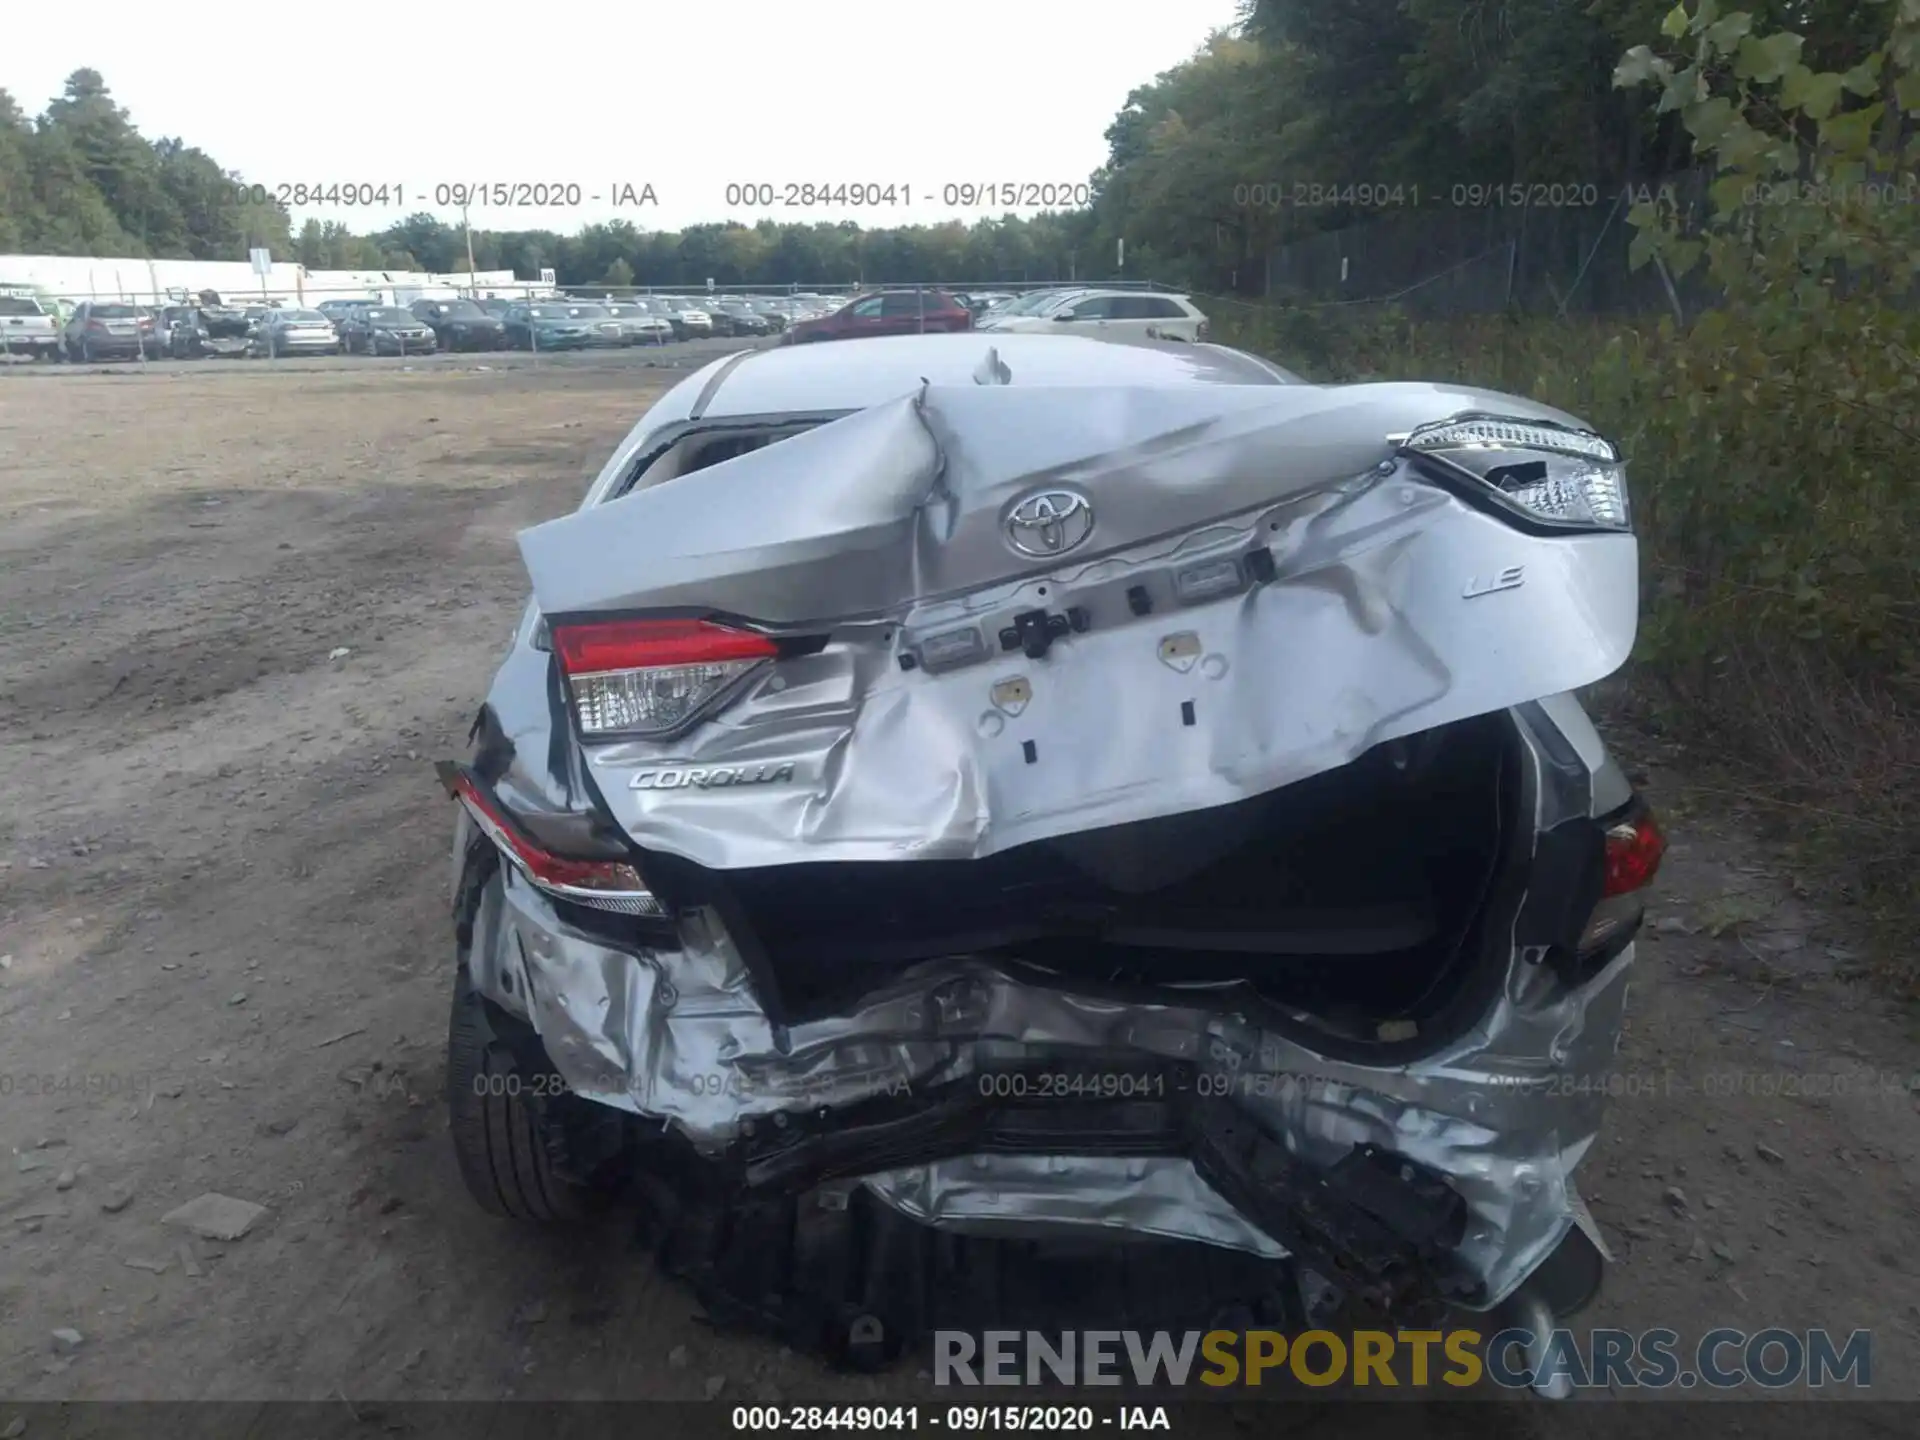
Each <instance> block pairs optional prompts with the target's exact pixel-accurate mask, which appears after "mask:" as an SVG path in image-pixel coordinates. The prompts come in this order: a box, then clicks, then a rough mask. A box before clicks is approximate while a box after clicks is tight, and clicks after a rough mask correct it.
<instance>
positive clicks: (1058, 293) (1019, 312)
mask: <svg viewBox="0 0 1920 1440" xmlns="http://www.w3.org/2000/svg"><path fill="white" fill-rule="evenodd" d="M1086 293H1087V287H1086V286H1084V285H1067V286H1059V287H1056V288H1054V289H1050V290H1029V291H1028V292H1027V293H1026V294H1024V295H1016V296H1014V297H1013V298H1012V299H1011V300H1003V301H1001V302H1000V303H999V304H997V305H994V306H992V307H991V308H990V309H988V310H987V312H986V313H985V314H983V315H981V316H980V317H979V318H978V319H976V320H975V321H974V326H973V328H974V329H976V330H997V329H999V328H1000V324H1001V322H1002V321H1006V320H1014V319H1018V318H1019V317H1021V316H1023V315H1040V314H1044V313H1045V312H1047V311H1049V310H1052V309H1053V308H1055V307H1056V306H1058V305H1062V304H1065V303H1066V302H1067V301H1068V300H1069V299H1071V298H1072V297H1073V296H1075V295H1084V294H1086Z"/></svg>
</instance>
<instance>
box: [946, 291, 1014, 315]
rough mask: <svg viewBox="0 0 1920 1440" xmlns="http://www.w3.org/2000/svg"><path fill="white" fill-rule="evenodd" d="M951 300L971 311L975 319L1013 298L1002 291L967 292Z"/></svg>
mask: <svg viewBox="0 0 1920 1440" xmlns="http://www.w3.org/2000/svg"><path fill="white" fill-rule="evenodd" d="M953 298H954V299H956V300H958V301H959V302H960V303H961V304H962V305H964V306H966V307H967V309H969V310H971V311H972V312H973V313H974V315H975V317H976V318H977V317H978V316H981V315H984V314H986V312H987V311H989V310H991V309H993V307H994V306H996V305H1005V304H1006V303H1007V302H1008V301H1010V300H1012V299H1013V298H1014V297H1013V296H1011V295H1009V294H1007V293H1006V292H1005V291H1002V290H969V291H968V292H967V293H966V294H964V295H956V296H954V297H953Z"/></svg>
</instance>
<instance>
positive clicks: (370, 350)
mask: <svg viewBox="0 0 1920 1440" xmlns="http://www.w3.org/2000/svg"><path fill="white" fill-rule="evenodd" d="M335 328H337V329H338V330H339V332H340V348H341V349H342V350H344V351H345V352H346V353H347V354H349V355H431V354H433V352H434V351H435V350H437V349H438V348H439V341H438V340H437V339H436V338H435V337H434V333H433V327H432V326H430V325H428V324H427V322H426V321H424V320H422V319H421V318H420V317H419V316H418V315H416V314H415V313H414V312H413V311H412V310H410V309H407V308H405V307H402V306H399V305H362V306H360V307H359V308H357V309H354V310H349V311H347V313H346V314H345V315H344V316H343V317H341V319H340V322H339V324H338V326H336V327H335Z"/></svg>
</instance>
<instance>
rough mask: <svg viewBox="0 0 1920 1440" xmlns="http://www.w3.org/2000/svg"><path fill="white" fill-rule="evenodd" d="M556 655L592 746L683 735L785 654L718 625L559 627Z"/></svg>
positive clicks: (752, 633) (675, 623)
mask: <svg viewBox="0 0 1920 1440" xmlns="http://www.w3.org/2000/svg"><path fill="white" fill-rule="evenodd" d="M553 649H554V654H555V655H557V656H558V657H559V660H560V669H561V673H562V674H564V675H565V676H566V678H567V686H568V689H569V691H570V692H571V695H572V699H573V712H574V717H575V719H576V720H577V721H578V723H579V726H580V733H581V735H582V736H583V737H584V738H586V739H609V738H611V737H613V736H617V735H631V736H635V737H639V738H655V739H664V738H666V737H668V736H671V735H675V734H678V733H679V732H680V731H682V730H685V729H686V728H687V727H689V726H691V725H693V724H694V723H695V722H696V721H698V720H700V719H701V718H703V717H704V716H706V715H708V714H710V713H711V712H712V711H713V710H715V709H717V708H718V707H719V706H720V705H721V704H722V703H724V702H725V700H727V699H728V698H729V697H730V696H732V695H734V694H735V693H737V692H738V690H739V688H740V686H741V685H743V684H744V683H745V682H746V680H747V679H748V677H749V676H751V675H753V674H754V673H755V672H757V671H758V670H760V669H761V667H763V666H765V665H767V664H768V663H770V662H771V661H772V660H774V659H775V658H776V657H777V656H778V655H779V653H780V651H779V647H778V646H777V645H775V644H774V642H773V641H772V640H770V639H768V638H767V637H766V636H765V635H761V634H759V633H757V632H755V631H752V630H742V629H739V628H737V627H735V626H731V625H721V624H717V623H716V622H714V621H711V620H607V621H599V622H593V623H589V624H582V625H555V626H554V627H553Z"/></svg>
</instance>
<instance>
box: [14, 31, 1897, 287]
mask: <svg viewBox="0 0 1920 1440" xmlns="http://www.w3.org/2000/svg"><path fill="white" fill-rule="evenodd" d="M1876 8H1877V7H1875V6H1873V5H1869V4H1862V3H1859V0H1749V3H1748V4H1747V5H1746V7H1745V12H1746V13H1749V14H1751V15H1752V16H1753V22H1754V28H1755V29H1756V31H1758V30H1777V29H1790V30H1794V31H1796V32H1798V33H1800V34H1802V35H1805V36H1806V37H1807V53H1806V56H1805V59H1806V62H1807V63H1808V64H1809V65H1810V66H1813V67H1814V68H1816V69H1826V70H1844V69H1846V68H1847V67H1848V66H1849V65H1851V64H1853V63H1855V62H1856V61H1857V60H1858V58H1859V56H1860V55H1862V54H1864V53H1866V52H1867V51H1869V50H1870V49H1871V48H1872V45H1873V43H1874V37H1875V35H1877V34H1878V32H1879V29H1880V20H1879V17H1878V16H1877V15H1874V14H1869V13H1868V12H1870V11H1873V10H1875V9H1876ZM1670 9H1671V5H1670V3H1669V0H1529V3H1527V4H1524V5H1521V4H1515V3H1512V0H1247V3H1246V4H1245V6H1244V9H1243V12H1242V15H1241V17H1240V23H1239V24H1238V25H1236V26H1235V27H1234V28H1233V29H1231V30H1228V31H1222V32H1219V33H1216V34H1214V35H1212V36H1210V37H1209V38H1208V39H1207V40H1206V41H1205V43H1204V44H1203V45H1202V46H1200V47H1199V49H1198V50H1197V52H1196V53H1195V54H1194V55H1193V56H1192V57H1191V58H1190V59H1188V60H1187V61H1185V62H1183V63H1182V64H1179V65H1176V66H1175V67H1173V68H1172V69H1170V70H1168V71H1166V72H1164V73H1163V74H1161V75H1159V76H1156V77H1154V78H1153V79H1152V80H1150V81H1148V82H1146V83H1144V84H1142V85H1141V86H1140V87H1138V88H1137V89H1136V90H1134V91H1133V93H1132V94H1131V95H1129V97H1128V98H1127V102H1126V104H1125V106H1124V107H1123V108H1122V109H1121V111H1120V113H1119V114H1118V115H1117V116H1116V117H1115V118H1114V120H1113V122H1112V124H1111V125H1110V126H1109V127H1108V129H1107V131H1106V141H1107V158H1106V161H1105V162H1104V163H1103V164H1102V165H1101V167H1100V168H1099V169H1098V170H1097V171H1096V172H1095V173H1094V174H1093V176H1092V177H1091V181H1092V195H1093V200H1092V203H1091V204H1090V205H1089V206H1087V207H1086V208H1084V209H1079V210H1072V211H1063V212H1053V213H1044V214H1040V215H1036V216H1032V217H1030V218H1023V217H1019V216H1012V215H1008V216H1004V217H1000V218H997V219H981V220H977V221H975V222H973V223H971V224H966V223H961V222H958V221H954V222H949V223H945V224H934V225H906V226H898V227H883V228H862V227H861V226H859V225H857V224H854V223H852V222H845V223H818V224H796V223H786V224H782V223H776V222H774V221H771V220H763V221H761V222H760V223H758V224H754V225H744V224H739V223H725V222H722V223H712V224H700V225H691V226H688V227H687V228H685V229H683V230H680V231H646V230H641V229H639V228H638V227H635V226H633V225H631V224H628V223H625V222H614V223H610V224H599V225H589V226H587V227H585V228H584V229H582V230H580V231H578V232H576V233H573V234H562V233H559V232H557V231H552V230H476V231H475V232H473V235H472V244H473V257H474V261H475V263H476V264H477V265H478V266H479V267H480V268H481V269H488V270H492V269H511V270H513V271H515V272H516V273H517V274H519V275H521V276H523V277H529V278H530V277H532V276H533V275H536V274H537V273H538V272H539V271H540V270H541V269H545V268H551V269H553V270H554V271H556V273H557V275H558V278H559V279H560V281H561V282H562V283H564V284H596V283H606V284H611V285H626V284H641V285H681V286H684V285H693V286H698V285H701V284H703V283H705V281H706V280H707V279H708V278H709V277H711V278H713V279H714V280H715V281H717V282H718V283H721V284H725V285H745V284H779V283H788V282H806V281H813V282H829V283H836V284H851V283H856V282H866V283H884V282H892V281H904V280H913V279H924V278H933V279H939V280H943V281H951V282H953V283H956V284H958V283H972V284H981V283H988V282H993V281H1012V280H1062V279H1069V278H1080V279H1103V278H1112V277H1113V276H1115V274H1116V273H1117V257H1118V242H1120V241H1123V240H1124V242H1125V257H1126V259H1125V267H1124V273H1125V274H1127V275H1129V276H1132V277H1136V278H1150V279H1156V280H1161V281H1165V282H1170V283H1179V284H1184V285H1188V286H1191V287H1193V288H1196V289H1201V290H1207V291H1217V292H1241V293H1258V292H1259V290H1260V289H1261V288H1262V284H1263V281H1264V262H1265V257H1266V256H1267V255H1268V254H1269V253H1270V252H1271V251H1272V250H1273V248H1274V247H1275V246H1277V245H1280V244H1284V243H1286V242H1288V241H1289V240H1292V239H1297V238H1299V237H1301V236H1303V235H1305V234H1309V233H1312V232H1315V231H1319V230H1324V229H1331V228H1338V227H1341V226H1345V225H1348V224H1352V223H1354V222H1355V221H1356V220H1362V219H1365V218H1367V217H1368V215H1369V213H1371V212H1372V211H1373V210H1374V209H1376V208H1377V207H1378V206H1379V205H1380V204H1381V203H1383V202H1385V203H1397V202H1396V201H1395V199H1394V197H1395V196H1397V195H1400V194H1403V193H1404V192H1405V190H1406V189H1407V188H1408V187H1416V188H1418V189H1420V190H1422V191H1425V192H1427V193H1430V194H1432V193H1441V192H1443V191H1444V190H1445V189H1446V187H1448V186H1452V185H1472V186H1483V187H1484V186H1494V185H1502V184H1506V183H1509V182H1530V183H1533V182H1537V183H1543V184H1549V185H1559V186H1577V187H1581V188H1583V189H1586V188H1591V189H1597V190H1599V191H1600V192H1602V193H1605V194H1607V195H1609V196H1611V195H1612V194H1613V193H1615V192H1616V191H1617V189H1618V187H1619V186H1620V185H1622V184H1623V183H1626V182H1629V181H1632V180H1636V179H1640V180H1644V179H1646V178H1648V177H1659V176H1661V175H1663V174H1666V173H1670V172H1671V171H1672V170H1674V169H1676V168H1679V167H1680V166H1682V165H1684V164H1685V163H1686V162H1687V157H1688V155H1689V153H1690V142H1689V138H1688V136H1687V134H1686V132H1685V131H1684V129H1683V127H1682V126H1681V125H1680V124H1679V123H1678V122H1677V118H1676V114H1675V112H1674V111H1673V110H1672V109H1666V110H1662V109H1660V108H1659V107H1658V106H1657V105H1656V104H1655V103H1654V101H1653V100H1652V99H1651V98H1650V97H1647V96H1646V95H1644V94H1642V93H1640V92H1636V91H1631V90H1622V89H1619V88H1616V87H1615V86H1614V85H1613V84H1612V74H1613V69H1614V65H1615V63H1616V62H1617V61H1618V59H1619V57H1620V56H1621V54H1622V53H1623V52H1625V51H1626V50H1627V49H1628V48H1629V47H1631V46H1632V45H1634V44H1635V43H1638V42H1640V41H1643V40H1644V39H1645V38H1646V37H1647V36H1648V35H1651V34H1655V33H1657V32H1658V30H1659V27H1660V24H1661V21H1662V19H1663V17H1664V16H1665V15H1666V14H1667V13H1668V12H1669V11H1670ZM245 178H246V177H244V176H240V175H238V174H236V173H234V172H232V171H229V170H226V169H224V168H223V167H222V166H221V165H220V164H219V162H218V161H217V160H216V159H215V158H214V157H213V156H211V155H209V154H207V153H206V152H205V151H203V150H200V149H198V148H197V147H194V146H191V145H188V144H187V143H186V142H185V141H183V140H180V139H174V138H163V139H157V140H148V139H146V138H144V137H143V136H141V135H140V133H139V132H138V130H137V129H136V128H135V127H134V125H133V124H132V122H131V120H130V119H129V118H128V116H127V113H126V111H125V110H124V109H123V108H122V107H120V106H119V105H117V104H116V103H115V102H114V99H113V97H112V95H111V93H110V92H109V91H108V89H107V85H106V82H105V80H104V79H103V78H102V77H101V76H100V74H99V73H98V72H96V71H93V70H84V69H83V70H77V71H75V72H74V73H73V75H71V76H70V77H69V78H68V80H67V82H66V85H65V88H64V90H63V92H62V94H61V95H60V96H59V97H58V98H56V99H54V100H52V101H51V102H50V103H49V104H48V105H47V106H46V108H45V110H44V111H43V112H42V113H41V114H40V115H38V116H37V117H32V118H29V117H28V116H27V115H26V114H25V112H24V111H23V110H22V109H21V107H20V105H19V103H18V102H17V101H16V100H15V99H14V98H13V97H11V96H9V95H8V94H7V93H6V92H5V91H4V90H0V252H14V253H20V252H26V253H36V254H54V255H132V256H151V257H156V258H157V257H175V258H194V259H209V260H215V259H218V260H237V259H244V258H245V257H246V252H247V249H248V248H249V247H250V246H253V245H264V246H266V247H267V248H269V249H270V250H272V252H273V253H274V255H275V256H276V257H282V256H285V257H290V258H292V259H295V260H298V261H300V262H301V263H303V264H305V265H307V266H308V267H310V268H316V269H419V270H429V271H436V272H448V271H456V270H463V269H465V268H466V263H467V236H466V234H465V233H464V232H463V231H462V229H461V228H460V227H459V226H458V225H457V224H450V223H448V222H447V221H445V220H442V219H440V218H438V217H436V216H434V215H431V214H426V213H420V214H415V215H412V216H409V217H408V218H407V219H405V220H403V221H401V222H399V223H398V224H395V225H392V226H390V227H388V228H387V229H385V230H381V231H379V232H377V233H374V234H356V233H354V232H353V231H351V230H350V229H349V228H348V227H346V226H344V225H341V224H337V223H323V222H320V221H317V220H307V221H305V222H304V223H303V224H302V225H300V226H299V227H298V228H296V227H295V226H294V225H293V223H292V220H291V218H290V216H289V215H288V213H287V212H286V210H285V209H283V208H281V207H280V206H279V205H277V204H275V203H273V202H272V201H271V200H269V201H267V202H265V203H261V202H259V201H258V200H257V198H254V197H250V196H248V195H247V194H246V193H245V192H244V190H243V189H241V188H239V187H236V185H235V182H236V181H241V180H244V179H245Z"/></svg>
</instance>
